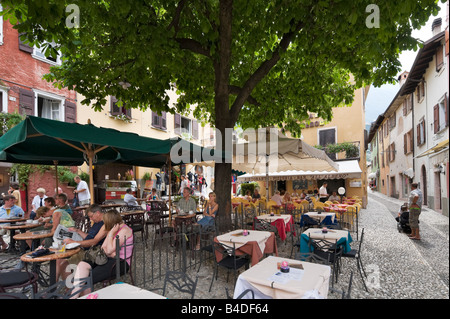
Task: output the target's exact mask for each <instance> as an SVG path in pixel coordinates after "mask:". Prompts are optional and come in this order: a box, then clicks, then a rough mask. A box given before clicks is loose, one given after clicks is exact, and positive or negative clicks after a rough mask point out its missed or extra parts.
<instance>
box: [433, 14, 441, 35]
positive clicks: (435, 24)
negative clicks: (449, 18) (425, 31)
mask: <svg viewBox="0 0 450 319" xmlns="http://www.w3.org/2000/svg"><path fill="white" fill-rule="evenodd" d="M441 25H442V18H437V19H434V21H433V24H432V25H431V31H433V36H435V35H436V34H438V33H439V32H441Z"/></svg>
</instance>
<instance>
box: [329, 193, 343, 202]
mask: <svg viewBox="0 0 450 319" xmlns="http://www.w3.org/2000/svg"><path fill="white" fill-rule="evenodd" d="M328 200H329V201H331V202H334V201H338V202H340V201H341V199H340V198H339V196H338V195H337V193H336V192H332V193H331V196H330V197H328Z"/></svg>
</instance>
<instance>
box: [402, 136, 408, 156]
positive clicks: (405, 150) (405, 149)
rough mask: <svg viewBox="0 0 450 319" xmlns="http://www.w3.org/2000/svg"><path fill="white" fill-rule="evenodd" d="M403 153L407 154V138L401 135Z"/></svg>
mask: <svg viewBox="0 0 450 319" xmlns="http://www.w3.org/2000/svg"><path fill="white" fill-rule="evenodd" d="M403 153H404V154H406V153H408V136H407V134H404V135H403Z"/></svg>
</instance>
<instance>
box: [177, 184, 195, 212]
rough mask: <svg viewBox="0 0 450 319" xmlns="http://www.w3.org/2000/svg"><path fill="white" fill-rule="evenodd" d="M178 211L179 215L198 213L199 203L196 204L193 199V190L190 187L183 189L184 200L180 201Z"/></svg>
mask: <svg viewBox="0 0 450 319" xmlns="http://www.w3.org/2000/svg"><path fill="white" fill-rule="evenodd" d="M176 210H177V213H180V212H181V211H183V212H184V213H189V212H190V211H193V212H194V213H196V212H197V203H196V202H195V199H193V198H192V197H191V190H190V189H189V187H185V188H184V189H183V198H181V199H180V200H179V201H178V204H177V205H176Z"/></svg>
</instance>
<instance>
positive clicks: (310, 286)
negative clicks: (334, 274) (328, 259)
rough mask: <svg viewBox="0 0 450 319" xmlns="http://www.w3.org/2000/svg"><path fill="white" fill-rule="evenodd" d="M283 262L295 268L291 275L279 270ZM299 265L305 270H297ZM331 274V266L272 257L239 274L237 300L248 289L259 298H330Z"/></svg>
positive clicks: (235, 293) (236, 289)
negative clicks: (279, 265)
mask: <svg viewBox="0 0 450 319" xmlns="http://www.w3.org/2000/svg"><path fill="white" fill-rule="evenodd" d="M283 261H287V262H288V264H289V265H290V266H291V267H290V270H289V273H281V272H280V270H279V269H278V263H282V262H283ZM296 265H301V267H302V268H303V269H298V268H294V267H293V266H296ZM330 275H331V268H330V266H326V265H321V264H315V263H309V262H304V261H300V260H294V259H287V258H282V257H275V256H269V257H267V258H265V259H263V260H261V261H260V262H259V263H257V264H256V265H254V266H253V267H251V268H249V269H248V270H246V271H244V272H243V273H242V274H240V275H239V277H238V279H237V281H236V285H235V288H234V298H237V297H238V296H239V295H240V294H241V293H243V292H244V291H245V290H246V289H252V290H253V291H254V293H255V299H301V298H317V299H321V298H327V296H328V286H329V280H330ZM246 297H247V298H248V297H249V295H245V296H244V297H243V298H244V299H245V298H246Z"/></svg>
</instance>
